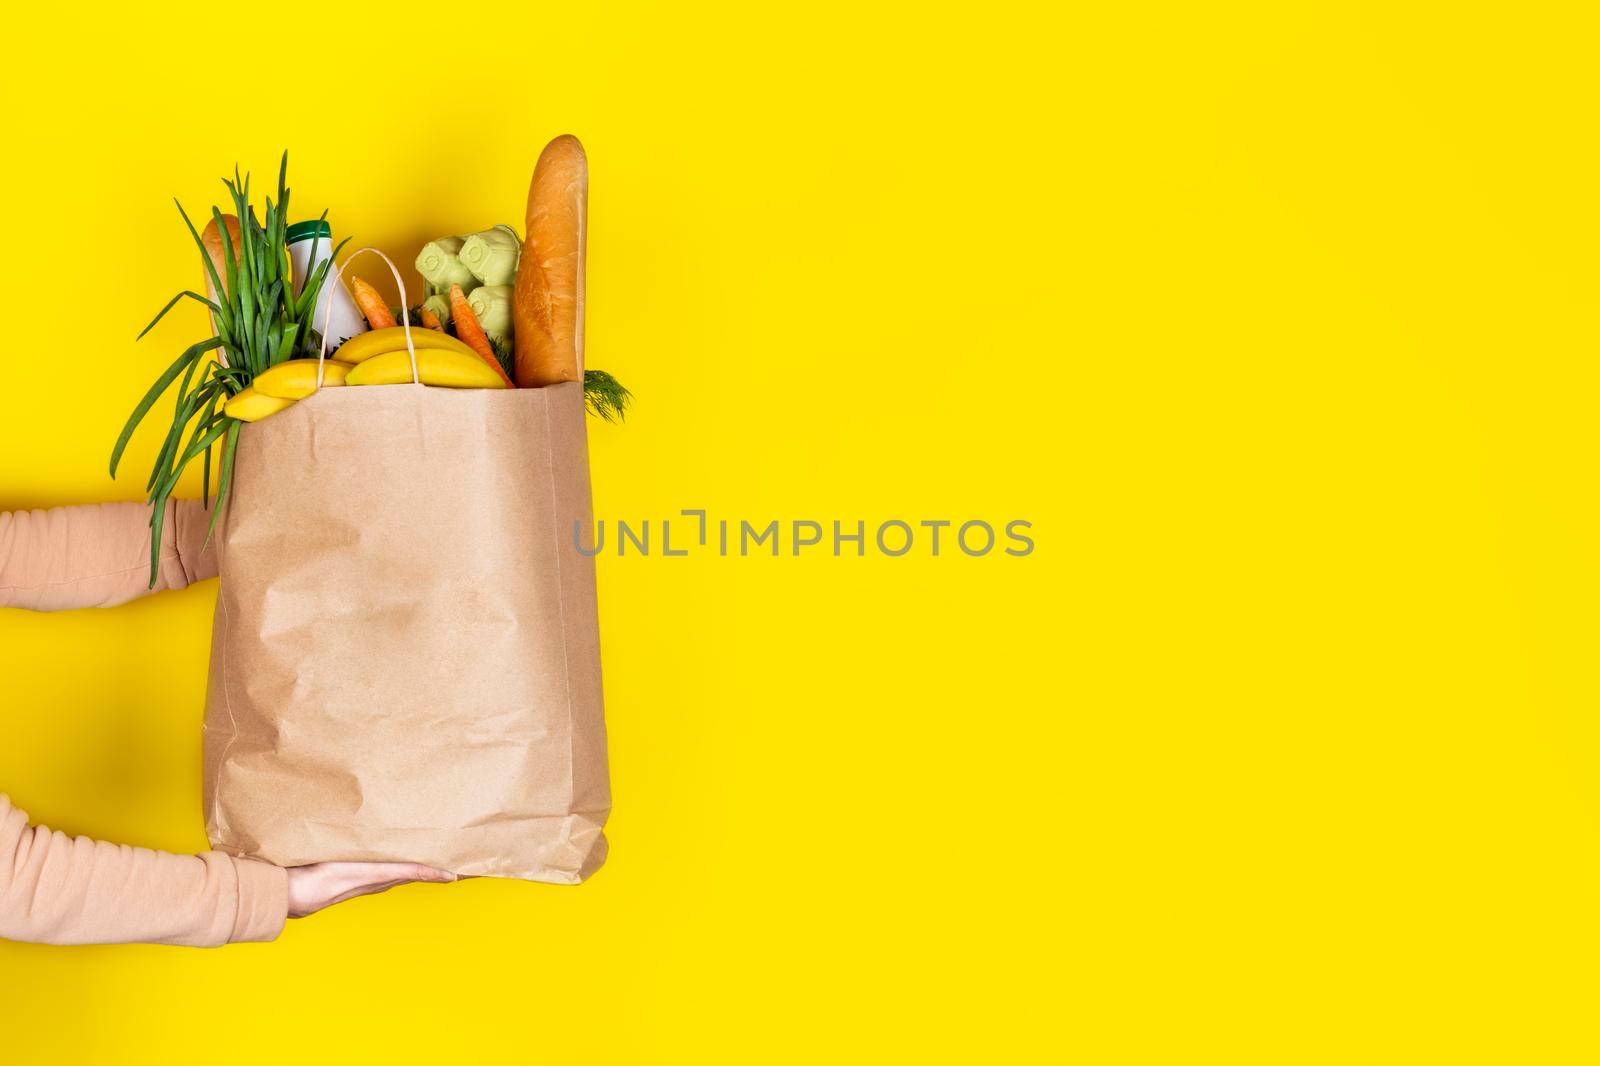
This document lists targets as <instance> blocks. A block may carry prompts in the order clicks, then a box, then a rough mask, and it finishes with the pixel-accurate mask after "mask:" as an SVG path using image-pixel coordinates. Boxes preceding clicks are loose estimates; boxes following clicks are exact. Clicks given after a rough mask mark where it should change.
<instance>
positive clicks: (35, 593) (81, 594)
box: [0, 500, 217, 611]
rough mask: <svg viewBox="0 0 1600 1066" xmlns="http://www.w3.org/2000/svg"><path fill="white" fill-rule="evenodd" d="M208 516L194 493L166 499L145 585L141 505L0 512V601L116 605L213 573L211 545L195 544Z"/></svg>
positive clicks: (145, 514)
mask: <svg viewBox="0 0 1600 1066" xmlns="http://www.w3.org/2000/svg"><path fill="white" fill-rule="evenodd" d="M210 521H211V512H210V511H208V510H206V509H205V508H204V507H202V506H201V504H200V501H199V500H169V501H167V513H166V517H165V518H164V519H163V528H162V530H161V562H160V569H159V571H158V573H157V576H156V584H155V587H154V588H151V587H150V509H149V508H148V507H146V506H145V505H144V504H142V503H100V504H88V505H85V506H82V507H54V508H51V509H50V510H48V511H12V512H0V607H22V608H26V609H28V610H31V611H62V610H66V609H68V608H71V607H115V606H116V605H117V604H119V603H126V602H128V601H129V600H131V599H135V598H137V597H139V596H143V595H146V594H147V593H150V592H159V591H161V590H162V589H181V588H183V587H184V586H185V585H188V584H191V583H192V582H195V581H200V580H203V579H205V578H208V577H215V576H216V573H217V558H216V545H215V544H214V543H213V544H208V545H206V547H205V550H204V551H202V550H201V544H202V543H203V542H204V541H205V538H206V529H207V526H208V525H209V524H210Z"/></svg>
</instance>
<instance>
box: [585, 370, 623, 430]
mask: <svg viewBox="0 0 1600 1066" xmlns="http://www.w3.org/2000/svg"><path fill="white" fill-rule="evenodd" d="M632 399H633V393H631V392H629V391H628V390H627V389H625V388H623V387H622V382H620V381H618V380H617V379H616V378H614V377H612V376H611V375H610V374H607V373H606V372H605V371H604V370H585V371H584V372H583V402H584V403H585V404H587V405H588V407H589V411H590V413H591V414H594V415H596V416H598V417H600V418H603V419H605V420H606V421H607V422H621V421H622V419H623V417H624V416H625V415H626V414H627V411H628V403H629V402H630V401H631V400H632Z"/></svg>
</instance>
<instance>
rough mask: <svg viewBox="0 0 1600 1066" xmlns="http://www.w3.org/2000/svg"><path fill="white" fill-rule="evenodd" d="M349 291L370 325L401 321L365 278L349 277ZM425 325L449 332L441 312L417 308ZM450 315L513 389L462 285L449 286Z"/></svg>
mask: <svg viewBox="0 0 1600 1066" xmlns="http://www.w3.org/2000/svg"><path fill="white" fill-rule="evenodd" d="M350 293H351V295H352V296H354V297H355V301H356V306H357V307H359V308H360V309H361V313H362V314H363V315H365V316H366V318H367V325H369V326H371V327H372V328H373V329H387V328H389V327H391V326H398V325H399V324H400V323H399V322H398V321H397V320H396V318H395V313H394V312H393V311H392V310H390V308H389V305H388V304H387V303H385V302H384V300H383V297H382V296H379V295H378V290H377V289H375V288H373V287H372V286H371V285H370V284H369V283H368V282H367V281H366V280H364V279H362V278H352V279H351V280H350ZM414 313H415V314H416V316H417V318H418V319H419V320H420V322H421V325H422V326H423V328H425V329H436V330H438V331H439V332H440V333H448V332H449V331H448V330H446V329H445V327H444V323H442V322H440V321H439V316H438V315H436V314H434V313H433V312H432V311H430V310H429V309H428V308H426V307H421V308H418V309H417V310H416V311H415V312H414ZM450 318H451V324H452V325H453V326H454V327H455V337H456V339H457V340H459V341H461V342H462V343H463V344H465V345H466V346H467V347H469V348H471V349H472V350H473V351H474V352H475V353H477V355H478V357H479V358H480V359H482V360H483V361H484V362H485V363H488V364H489V366H490V368H491V369H493V370H494V372H495V373H496V374H498V375H500V378H501V380H502V381H504V382H505V383H506V388H508V389H514V388H516V387H517V385H516V382H514V381H512V380H511V375H510V374H508V373H506V367H505V365H504V364H503V363H502V362H501V361H500V358H499V356H497V355H496V354H495V350H494V345H493V344H491V343H490V342H489V335H488V334H486V333H485V332H484V331H483V327H482V326H481V325H479V324H478V316H477V315H476V314H475V313H474V312H473V310H472V305H471V304H469V303H468V302H467V295H466V293H464V292H462V291H461V286H460V285H452V286H450Z"/></svg>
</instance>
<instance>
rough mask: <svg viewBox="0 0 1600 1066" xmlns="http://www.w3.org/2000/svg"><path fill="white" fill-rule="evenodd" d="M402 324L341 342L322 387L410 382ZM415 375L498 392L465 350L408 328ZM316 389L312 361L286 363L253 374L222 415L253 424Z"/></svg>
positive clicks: (441, 336) (494, 377)
mask: <svg viewBox="0 0 1600 1066" xmlns="http://www.w3.org/2000/svg"><path fill="white" fill-rule="evenodd" d="M405 334H406V331H405V327H404V326H391V327H388V328H386V329H374V330H369V331H368V332H366V333H361V334H358V335H357V336H354V337H352V338H350V339H349V340H347V341H345V342H344V343H343V344H341V345H340V346H339V350H338V351H337V352H336V353H335V354H336V356H337V358H331V359H327V360H324V361H323V364H322V387H323V388H325V389H326V388H329V387H330V386H337V385H400V384H407V383H410V381H411V380H412V379H411V354H410V352H408V351H407V350H406V335H405ZM411 343H412V345H413V347H415V348H416V351H417V374H418V376H419V377H421V379H422V383H423V384H424V385H439V386H442V387H444V388H448V389H503V388H505V387H506V384H505V380H504V378H502V377H501V375H499V374H496V373H495V372H494V370H493V369H492V368H491V367H490V366H489V364H487V363H485V362H484V361H483V359H482V357H480V356H479V355H478V353H477V352H474V351H473V350H472V349H471V348H469V347H467V345H466V344H464V343H463V342H461V341H458V340H456V339H455V338H454V337H452V336H450V335H449V334H448V333H441V332H440V331H438V330H436V329H423V328H420V327H413V328H412V330H411ZM316 391H317V360H315V359H290V360H287V361H285V362H282V363H279V364H278V365H277V366H274V367H270V368H269V369H267V370H263V371H262V372H261V373H259V374H257V375H256V377H255V380H254V381H253V382H251V384H250V387H249V388H247V389H245V390H243V391H242V392H239V393H236V394H234V396H233V397H232V398H231V399H229V400H228V402H227V403H226V404H224V405H223V408H222V411H223V413H224V414H226V415H227V416H229V417H230V418H237V419H239V420H240V421H241V422H258V421H260V420H261V419H263V418H266V417H268V416H269V415H275V414H277V413H278V412H279V411H281V410H283V409H284V408H285V407H288V406H289V405H290V404H292V403H294V402H295V401H296V400H303V399H305V398H306V397H307V396H310V395H311V394H312V393H313V392H316Z"/></svg>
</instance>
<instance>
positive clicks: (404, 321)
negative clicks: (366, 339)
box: [317, 248, 422, 389]
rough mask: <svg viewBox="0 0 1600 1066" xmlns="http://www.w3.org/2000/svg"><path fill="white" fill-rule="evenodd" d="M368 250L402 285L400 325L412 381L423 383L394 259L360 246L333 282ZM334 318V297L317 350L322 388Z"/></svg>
mask: <svg viewBox="0 0 1600 1066" xmlns="http://www.w3.org/2000/svg"><path fill="white" fill-rule="evenodd" d="M367 252H371V253H372V254H373V255H375V256H377V257H378V258H379V259H382V260H383V261H384V262H385V263H388V264H389V273H391V274H393V275H394V283H395V284H396V285H398V286H399V287H400V325H401V327H402V328H403V329H404V330H405V331H406V351H407V352H410V353H411V383H412V384H413V385H421V384H422V374H421V373H420V372H418V370H417V346H416V345H415V344H413V343H412V342H411V307H410V305H409V304H407V303H406V283H405V279H403V278H401V277H400V270H399V268H398V267H396V266H395V265H394V260H393V259H390V258H389V257H388V256H386V255H384V254H383V253H382V252H380V251H378V249H376V248H360V249H357V250H356V251H354V252H351V253H350V255H349V256H348V257H346V259H345V261H344V263H343V264H341V265H340V266H339V268H338V269H337V270H335V271H334V272H333V284H335V285H337V284H339V276H340V275H341V274H343V273H344V268H345V267H347V266H349V265H350V264H351V263H354V262H355V261H356V259H357V258H358V257H360V256H362V255H365V254H366V253H367ZM332 318H333V298H332V297H329V298H328V309H327V310H326V311H324V312H323V313H322V348H321V349H320V350H319V351H318V352H317V388H318V389H321V388H322V368H323V364H324V363H325V362H327V359H328V323H329V322H330V321H331V320H332Z"/></svg>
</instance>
